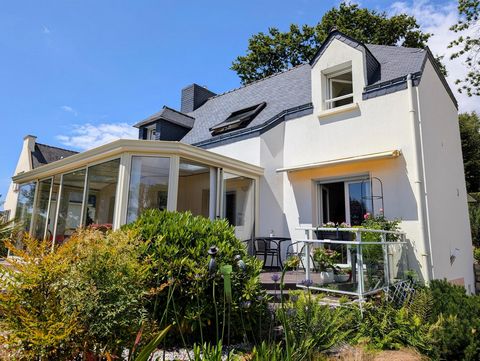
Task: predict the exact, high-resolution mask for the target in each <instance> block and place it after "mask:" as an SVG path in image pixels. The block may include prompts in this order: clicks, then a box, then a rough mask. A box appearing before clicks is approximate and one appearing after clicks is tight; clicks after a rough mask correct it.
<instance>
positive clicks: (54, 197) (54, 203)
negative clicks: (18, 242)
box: [46, 175, 61, 240]
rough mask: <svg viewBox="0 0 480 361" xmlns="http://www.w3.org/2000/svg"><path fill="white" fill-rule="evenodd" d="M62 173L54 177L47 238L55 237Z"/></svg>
mask: <svg viewBox="0 0 480 361" xmlns="http://www.w3.org/2000/svg"><path fill="white" fill-rule="evenodd" d="M60 179H61V176H60V175H56V176H55V177H53V189H52V198H51V199H50V209H49V210H48V221H47V237H46V238H47V239H49V240H52V239H53V228H54V227H55V216H56V214H57V204H58V203H57V200H58V191H59V189H60Z"/></svg>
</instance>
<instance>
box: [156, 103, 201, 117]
mask: <svg viewBox="0 0 480 361" xmlns="http://www.w3.org/2000/svg"><path fill="white" fill-rule="evenodd" d="M163 109H168V110H171V111H172V112H175V113H178V114H180V115H183V116H186V117H188V118H191V119H195V117H192V116H191V115H188V114H186V113H183V112H181V111H179V110H177V109H173V108H170V107H169V106H167V105H164V106H163ZM158 113H159V112H158Z"/></svg>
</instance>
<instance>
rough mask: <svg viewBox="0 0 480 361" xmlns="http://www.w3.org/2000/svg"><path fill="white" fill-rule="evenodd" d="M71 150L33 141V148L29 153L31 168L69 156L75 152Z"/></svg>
mask: <svg viewBox="0 0 480 361" xmlns="http://www.w3.org/2000/svg"><path fill="white" fill-rule="evenodd" d="M77 153H78V152H74V151H73V150H68V149H62V148H57V147H52V146H50V145H47V144H41V143H35V149H34V151H33V152H32V153H31V155H32V167H33V169H35V168H38V167H40V166H42V165H45V164H48V163H52V162H55V161H56V160H60V159H63V158H67V157H70V156H71V155H74V154H77Z"/></svg>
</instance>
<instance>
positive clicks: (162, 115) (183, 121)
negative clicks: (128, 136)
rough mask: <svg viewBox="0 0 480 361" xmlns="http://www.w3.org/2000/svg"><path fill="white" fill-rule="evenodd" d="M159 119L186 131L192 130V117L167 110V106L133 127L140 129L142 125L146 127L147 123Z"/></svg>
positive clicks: (173, 110)
mask: <svg viewBox="0 0 480 361" xmlns="http://www.w3.org/2000/svg"><path fill="white" fill-rule="evenodd" d="M160 119H165V120H167V121H169V122H171V123H174V124H177V125H180V126H182V127H184V128H187V129H192V128H193V122H194V118H193V117H191V116H189V115H187V114H185V113H182V112H179V111H178V110H175V109H172V108H169V107H167V106H164V107H163V108H162V110H160V111H159V112H158V113H155V114H153V115H151V116H149V117H148V118H147V119H144V120H142V121H141V122H138V123H137V124H135V125H134V127H136V128H140V127H141V126H142V125H147V124H149V123H153V122H154V121H156V120H160Z"/></svg>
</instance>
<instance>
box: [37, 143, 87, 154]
mask: <svg viewBox="0 0 480 361" xmlns="http://www.w3.org/2000/svg"><path fill="white" fill-rule="evenodd" d="M35 145H42V146H44V147H48V148H55V149H59V150H64V151H66V152H71V153H78V152H77V151H75V150H70V149H65V148H60V147H55V146H53V145H49V144H44V143H37V142H36V143H35Z"/></svg>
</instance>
